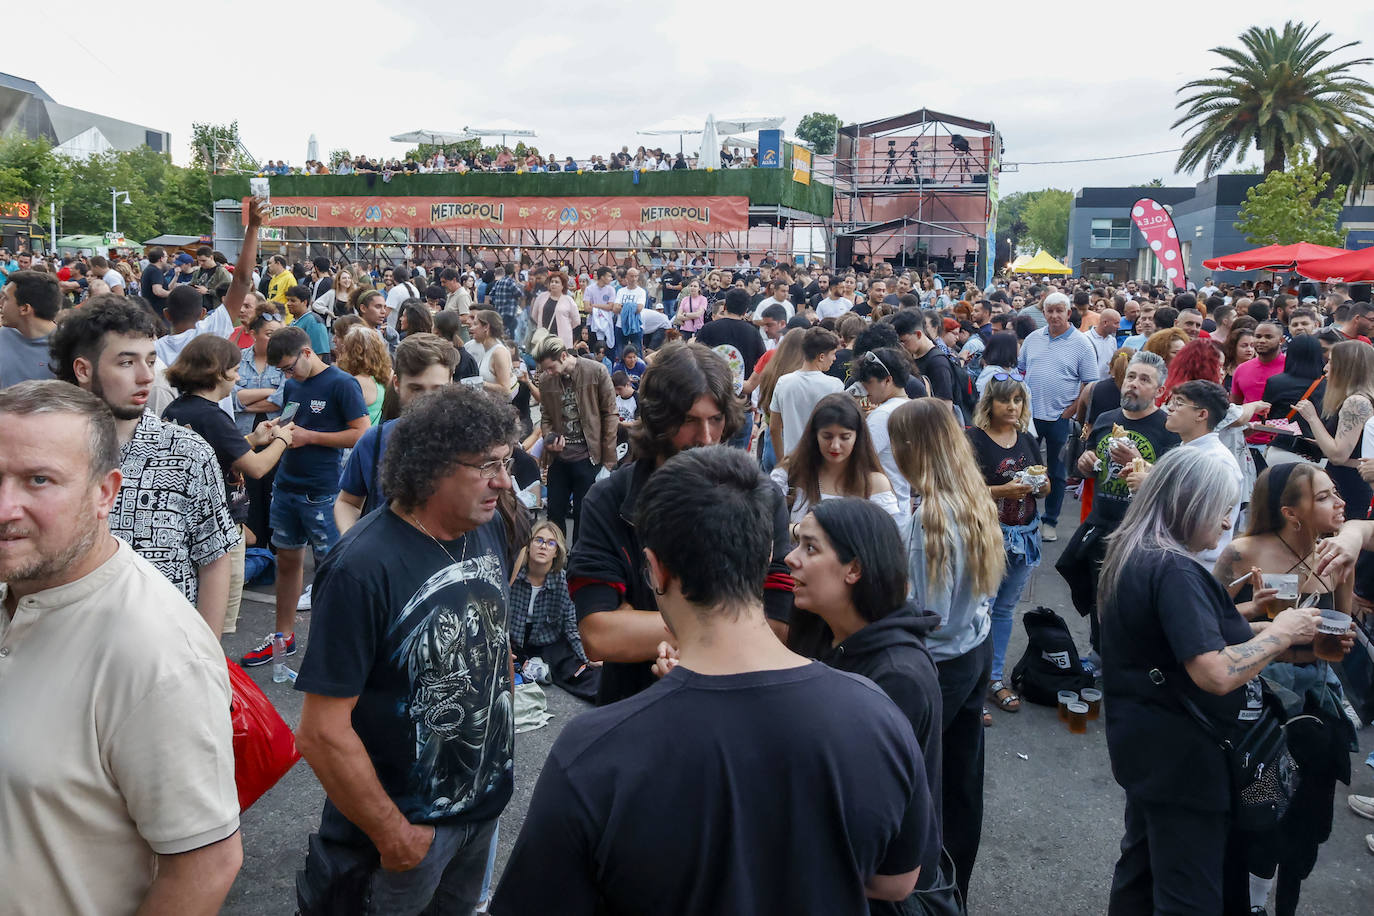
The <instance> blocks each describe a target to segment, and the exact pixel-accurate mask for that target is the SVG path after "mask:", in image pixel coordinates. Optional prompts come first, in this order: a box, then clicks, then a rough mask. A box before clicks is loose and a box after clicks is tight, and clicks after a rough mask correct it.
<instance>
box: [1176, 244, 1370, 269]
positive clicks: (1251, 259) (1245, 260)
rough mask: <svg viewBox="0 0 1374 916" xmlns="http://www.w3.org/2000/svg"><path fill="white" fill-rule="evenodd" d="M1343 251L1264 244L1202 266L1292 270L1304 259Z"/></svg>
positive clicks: (1318, 247) (1342, 251) (1299, 245)
mask: <svg viewBox="0 0 1374 916" xmlns="http://www.w3.org/2000/svg"><path fill="white" fill-rule="evenodd" d="M1345 253H1346V251H1345V249H1344V248H1328V247H1327V246H1325V245H1313V244H1311V243H1309V242H1298V243H1297V244H1296V245H1265V246H1264V247H1263V248H1255V249H1252V250H1250V251H1238V252H1236V253H1235V254H1225V255H1222V256H1221V257H1219V258H1211V259H1210V260H1206V261H1203V262H1202V266H1203V267H1206V268H1207V269H1208V270H1292V269H1293V267H1294V266H1295V265H1297V264H1301V263H1302V262H1304V261H1314V260H1316V259H1318V258H1333V257H1335V256H1336V255H1339V254H1345Z"/></svg>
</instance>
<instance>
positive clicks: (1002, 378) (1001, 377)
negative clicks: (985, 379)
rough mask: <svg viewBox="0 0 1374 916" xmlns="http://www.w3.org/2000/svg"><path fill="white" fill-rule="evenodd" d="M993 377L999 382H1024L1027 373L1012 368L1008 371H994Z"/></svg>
mask: <svg viewBox="0 0 1374 916" xmlns="http://www.w3.org/2000/svg"><path fill="white" fill-rule="evenodd" d="M992 377H993V378H994V379H996V380H997V381H999V382H1007V381H1011V382H1024V381H1025V380H1026V375H1025V373H1024V372H1019V371H1017V370H1016V369H1010V370H1008V371H1006V372H994V373H993V374H992Z"/></svg>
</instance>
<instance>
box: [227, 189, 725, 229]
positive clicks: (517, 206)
mask: <svg viewBox="0 0 1374 916" xmlns="http://www.w3.org/2000/svg"><path fill="white" fill-rule="evenodd" d="M248 200H249V198H246V197H245V198H244V199H243V201H242V204H243V211H242V212H243V220H244V223H245V224H246V223H247V221H248V219H247V215H248ZM269 209H270V211H271V212H270V215H269V218H268V221H269V223H270V224H271V225H272V226H327V227H335V228H340V227H342V228H360V227H361V228H366V227H369V226H376V227H380V228H397V229H555V230H569V229H586V230H596V231H607V230H643V231H653V230H659V229H663V230H667V231H670V232H742V231H744V230H746V229H748V228H749V198H747V197H274V198H272V203H271V206H270V208H269Z"/></svg>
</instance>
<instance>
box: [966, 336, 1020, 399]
mask: <svg viewBox="0 0 1374 916" xmlns="http://www.w3.org/2000/svg"><path fill="white" fill-rule="evenodd" d="M1020 346H1021V344H1020V341H1018V340H1017V339H1016V335H1015V334H1014V333H1013V332H1011V331H998V332H997V333H996V334H993V335H992V336H991V337H989V338H988V343H987V346H986V347H984V348H983V369H982V371H980V372H979V373H978V379H977V381H975V382H974V388H976V389H977V391H978V396H979V397H982V395H983V389H984V388H985V387H986V386H987V383H988V379H990V378H992V377H993V376H994V375H996V374H998V373H1004V372H1006V371H1007V370H1009V369H1015V368H1016V356H1017V353H1018V352H1019V351H1020Z"/></svg>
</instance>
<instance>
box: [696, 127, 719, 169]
mask: <svg viewBox="0 0 1374 916" xmlns="http://www.w3.org/2000/svg"><path fill="white" fill-rule="evenodd" d="M697 167H698V168H703V169H718V168H720V140H718V139H717V138H716V116H715V115H713V114H708V115H707V116H706V126H705V127H704V128H702V131H701V156H700V158H699V160H698V162H697Z"/></svg>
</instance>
